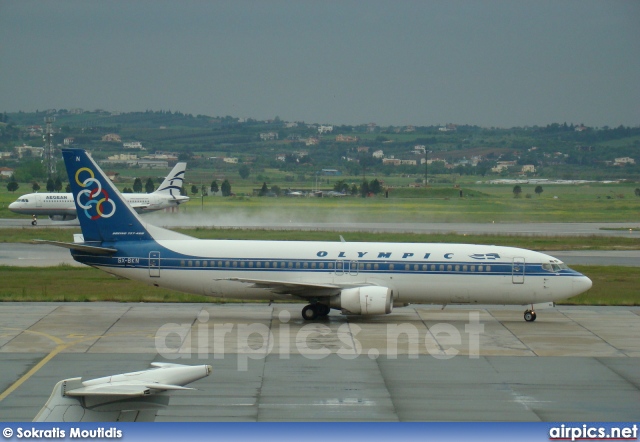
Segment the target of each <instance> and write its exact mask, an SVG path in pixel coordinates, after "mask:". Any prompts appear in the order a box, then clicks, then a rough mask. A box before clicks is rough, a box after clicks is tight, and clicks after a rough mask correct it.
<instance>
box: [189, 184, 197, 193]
mask: <svg viewBox="0 0 640 442" xmlns="http://www.w3.org/2000/svg"><path fill="white" fill-rule="evenodd" d="M191 193H192V194H193V195H195V194H196V193H198V186H196V185H195V184H192V185H191Z"/></svg>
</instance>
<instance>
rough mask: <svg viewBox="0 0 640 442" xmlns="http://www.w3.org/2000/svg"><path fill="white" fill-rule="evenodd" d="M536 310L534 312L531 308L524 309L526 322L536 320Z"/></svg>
mask: <svg viewBox="0 0 640 442" xmlns="http://www.w3.org/2000/svg"><path fill="white" fill-rule="evenodd" d="M536 317H537V315H536V312H534V311H533V310H526V311H525V312H524V320H525V321H527V322H533V321H535V320H536Z"/></svg>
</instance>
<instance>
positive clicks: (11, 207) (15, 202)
mask: <svg viewBox="0 0 640 442" xmlns="http://www.w3.org/2000/svg"><path fill="white" fill-rule="evenodd" d="M18 204H19V203H18V202H17V201H14V202H12V203H11V204H9V210H11V209H17V208H18Z"/></svg>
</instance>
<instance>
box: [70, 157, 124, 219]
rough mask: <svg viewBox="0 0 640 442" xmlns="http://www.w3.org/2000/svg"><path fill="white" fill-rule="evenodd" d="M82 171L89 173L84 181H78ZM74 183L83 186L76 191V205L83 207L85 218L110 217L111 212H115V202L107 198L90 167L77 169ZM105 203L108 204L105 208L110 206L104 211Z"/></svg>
mask: <svg viewBox="0 0 640 442" xmlns="http://www.w3.org/2000/svg"><path fill="white" fill-rule="evenodd" d="M83 172H86V173H87V174H89V177H88V178H85V179H84V181H80V174H81V173H83ZM76 183H77V184H78V186H80V187H84V188H85V189H84V190H81V191H80V192H78V196H77V198H76V202H77V203H78V207H80V208H81V209H84V213H85V215H87V218H89V219H91V220H96V219H98V218H111V217H112V216H113V214H114V213H116V205H115V203H114V202H113V200H110V199H109V194H108V193H107V191H106V190H104V189H103V188H102V185H101V184H100V181H98V180H97V179H95V175H94V174H93V171H92V170H91V169H89V168H88V167H81V168H80V169H78V171H77V172H76ZM101 197H102V198H101ZM83 200H84V202H83ZM105 205H107V206H108V207H107V208H109V207H110V208H111V211H110V212H108V213H107V212H105V209H104V206H105Z"/></svg>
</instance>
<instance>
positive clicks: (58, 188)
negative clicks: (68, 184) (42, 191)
mask: <svg viewBox="0 0 640 442" xmlns="http://www.w3.org/2000/svg"><path fill="white" fill-rule="evenodd" d="M53 190H55V191H56V192H60V191H61V190H62V180H61V179H60V177H59V176H57V177H56V180H55V181H54V182H53Z"/></svg>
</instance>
